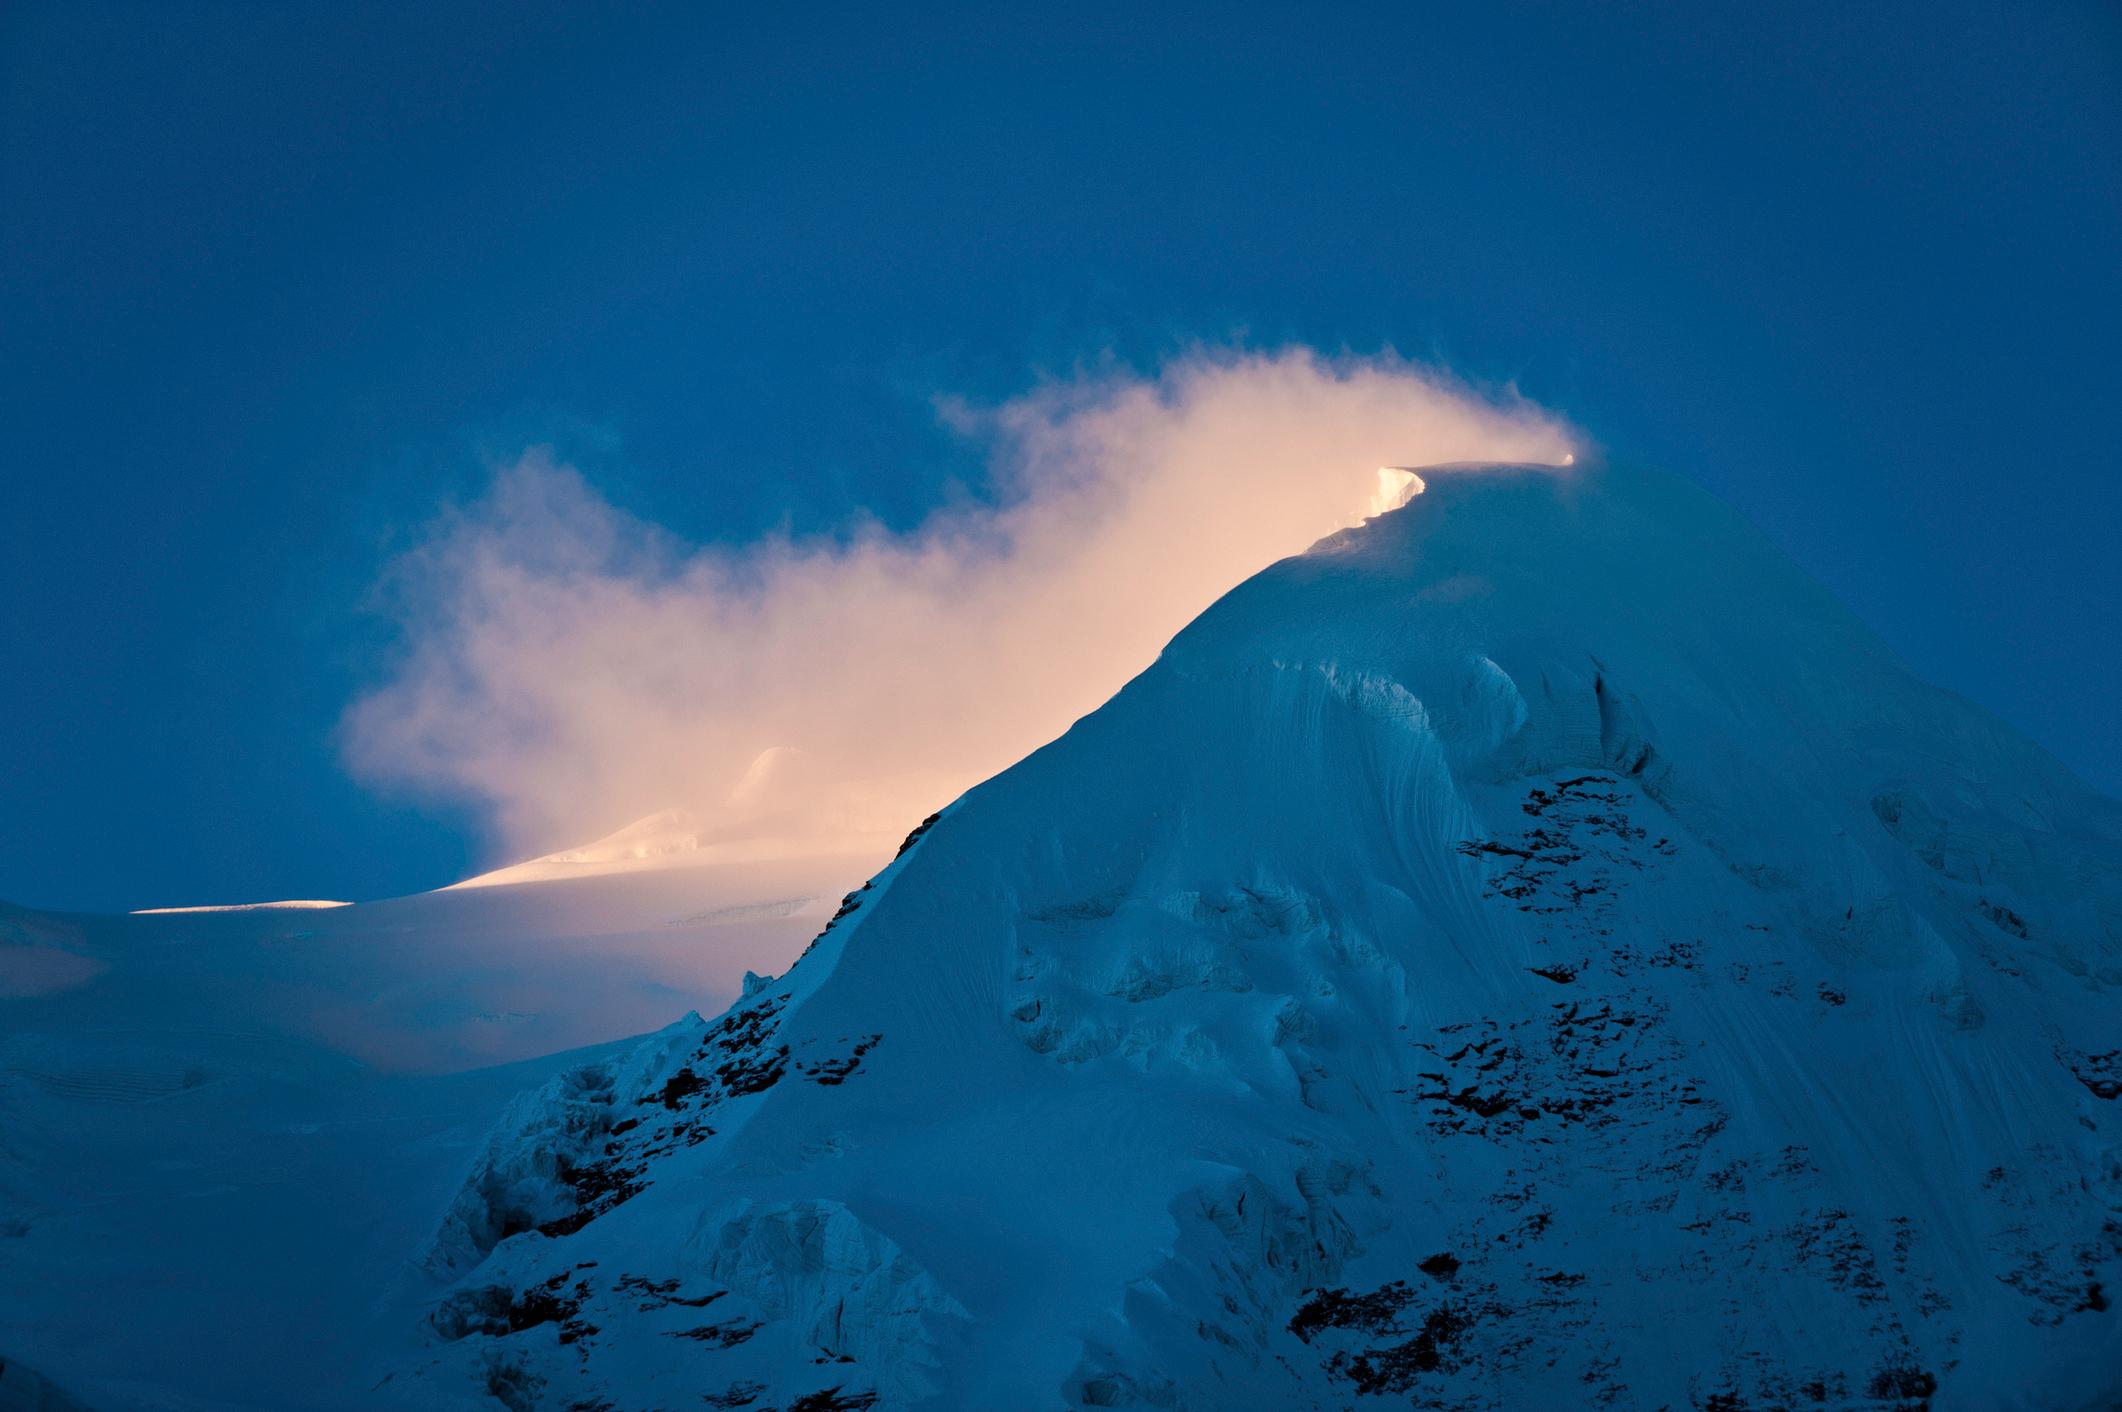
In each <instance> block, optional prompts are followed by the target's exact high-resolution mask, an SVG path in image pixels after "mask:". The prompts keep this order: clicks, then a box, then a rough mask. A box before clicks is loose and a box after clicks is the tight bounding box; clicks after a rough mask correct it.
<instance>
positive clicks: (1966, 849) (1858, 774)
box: [368, 468, 2122, 1412]
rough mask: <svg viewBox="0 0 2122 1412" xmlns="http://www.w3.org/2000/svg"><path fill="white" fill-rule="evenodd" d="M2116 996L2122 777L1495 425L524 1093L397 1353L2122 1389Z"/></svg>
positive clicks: (520, 1390) (1180, 1376)
mask: <svg viewBox="0 0 2122 1412" xmlns="http://www.w3.org/2000/svg"><path fill="white" fill-rule="evenodd" d="M2118 997H2122V811H2118V809H2117V806H2116V805H2114V804H2113V803H2112V802H2110V801H2107V800H2104V799H2101V798H2099V797H2097V796H2094V795H2092V794H2091V793H2090V792H2088V791H2087V790H2086V789H2085V788H2084V787H2083V786H2082V785H2080V784H2079V783H2078V782H2077V781H2075V780H2074V779H2072V778H2071V777H2070V776H2069V775H2068V774H2067V773H2066V772H2065V771H2063V770H2062V769H2061V768H2060V767H2059V766H2057V765H2056V764H2055V763H2054V762H2052V761H2051V760H2050V759H2049V758H2048V757H2047V756H2045V755H2044V754H2042V753H2041V752H2040V751H2039V750H2038V749H2036V748H2035V747H2033V746H2031V745H2030V744H2028V743H2027V742H2026V741H2024V740H2023V739H2022V738H2020V737H2019V736H2018V735H2016V734H2015V733H2014V732H2012V731H2011V730H2010V729H2008V728H2007V727H2005V726H2003V725H2001V724H2000V723H1998V722H1996V721H1995V720H1993V719H1991V718H1990V717H1988V716H1986V715H1985V714H1983V713H1982V712H1980V711H1979V710H1977V709H1975V708H1973V707H1971V706H1970V705H1968V704H1966V703H1965V702H1962V701H1960V700H1958V699H1956V698H1954V697H1952V696H1950V695H1947V694H1945V693H1942V692H1939V691H1936V690H1933V689H1931V688H1929V687H1926V686H1925V685H1923V684H1922V683H1920V682H1918V681H1916V680H1914V679H1912V678H1911V677H1910V675H1909V674H1908V672H1907V671H1906V669H1905V668H1904V667H1903V666H1901V665H1900V664H1899V663H1898V662H1897V661H1896V660H1895V659H1894V658H1893V657H1892V655H1891V654H1890V653H1889V652H1888V651H1887V650H1886V649H1885V648H1884V647H1883V646H1882V645H1881V644H1880V643H1879V642H1877V641H1876V640H1875V639H1874V638H1873V637H1872V636H1871V635H1870V634H1869V633H1867V632H1866V631H1865V630H1864V629H1863V628H1862V627H1861V626H1859V625H1858V624H1857V623H1855V622H1854V621H1853V620H1852V619H1851V618H1850V617H1849V616H1848V615H1847V614H1846V613H1845V612H1844V611H1843V610H1842V609H1840V608H1839V607H1838V606H1837V605H1835V604H1834V603H1833V602H1832V601H1831V600H1830V599H1829V598H1828V596H1827V595H1826V594H1825V593H1824V592H1822V591H1821V590H1820V589H1818V588H1817V587H1816V586H1814V585H1812V584H1811V583H1809V582H1808V581H1806V580H1805V579H1804V578H1803V577H1802V576H1801V575H1800V574H1798V572H1797V571H1796V570H1795V569H1794V568H1792V567H1791V566H1790V565H1788V564H1787V563H1785V562H1783V561H1782V560H1781V559H1780V558H1779V557H1778V556H1777V555H1776V554H1775V553H1774V552H1773V551H1771V550H1770V549H1769V548H1768V547H1767V546H1766V545H1765V544H1764V543H1763V542H1762V541H1760V540H1759V539H1758V538H1757V537H1756V536H1755V535H1753V534H1752V533H1751V532H1750V531H1748V530H1747V529H1746V528H1745V527H1744V526H1742V525H1740V524H1738V523H1737V522H1736V521H1735V520H1734V519H1733V518H1732V517H1731V516H1730V515H1729V513H1728V512H1726V511H1724V510H1722V509H1721V508H1719V507H1717V506H1716V505H1714V504H1713V503H1711V502H1709V501H1708V500H1707V499H1706V498H1705V497H1703V496H1701V495H1700V494H1699V493H1697V492H1694V491H1692V490H1690V489H1688V488H1687V487H1685V486H1684V485H1682V484H1679V483H1677V482H1674V481H1670V480H1667V479H1663V478H1658V477H1654V476H1649V475H1643V474H1637V473H1627V472H1623V471H1620V470H1613V469H1595V470H1580V471H1576V472H1570V473H1559V474H1558V473H1556V472H1553V471H1548V470H1538V469H1510V468H1490V469H1484V470H1479V471H1475V470H1463V471H1440V472H1436V473H1432V474H1430V475H1429V476H1428V488H1427V492H1426V493H1425V494H1422V495H1420V496H1419V497H1417V498H1416V499H1414V500H1413V501H1412V503H1411V504H1410V505H1409V506H1408V507H1407V508H1405V509H1402V510H1399V511H1397V512H1395V513H1392V514H1390V515H1387V516H1384V517H1382V518H1380V519H1378V520H1375V521H1373V522H1371V523H1370V524H1369V525H1367V526H1366V527H1364V528H1362V529H1359V530H1355V531H1350V532H1347V533H1344V534H1341V535H1337V536H1335V537H1333V538H1331V539H1329V540H1326V541H1323V542H1322V543H1321V544H1320V545H1318V546H1317V547H1316V548H1314V549H1313V550H1312V551H1311V552H1310V553H1308V554H1306V555H1304V556H1302V557H1299V558H1296V559H1291V560H1287V561H1285V562H1283V563H1281V564H1279V565H1277V566H1275V567H1274V568H1272V569H1269V570H1268V571H1266V572H1265V573H1262V574H1260V575H1258V576H1257V577H1255V578H1254V579H1252V580H1251V581H1249V582H1247V583H1246V584H1244V585H1243V586H1241V587H1240V588H1239V589H1237V590H1236V591H1234V592H1233V593H1231V594H1230V595H1228V596H1227V597H1226V598H1225V599H1223V600H1222V601H1221V602H1220V603H1218V604H1217V605H1216V606H1214V607H1213V608H1212V609H1210V610H1209V611H1208V612H1207V613H1206V614H1204V615H1203V616H1202V617H1201V618H1200V619H1199V620H1198V621H1196V622H1195V623H1194V624H1193V625H1192V626H1191V627H1189V628H1188V629H1187V630H1186V631H1185V632H1184V633H1183V634H1181V635H1180V637H1179V638H1178V639H1177V640H1175V641H1174V642H1173V643H1172V644H1171V646H1170V647H1169V648H1168V649H1167V651H1166V652H1165V653H1164V654H1163V656H1162V658H1161V659H1160V660H1159V661H1158V662H1157V664H1156V665H1155V666H1154V667H1153V668H1152V669H1151V670H1149V671H1148V672H1146V673H1145V674H1143V675H1142V676H1141V677H1139V678H1138V679H1137V680H1135V681H1134V682H1133V683H1131V684H1130V685H1129V686H1128V687H1127V688H1126V689H1125V690H1123V691H1122V692H1121V693H1120V694H1119V695H1118V696H1117V697H1116V698H1115V699H1114V700H1113V701H1112V702H1111V703H1110V704H1108V705H1107V706H1106V707H1105V708H1103V709H1102V710H1100V711H1099V712H1097V713H1096V714H1094V715H1093V716H1091V717H1088V718H1086V719H1085V720H1084V721H1082V722H1081V723H1079V724H1078V725H1077V726H1076V728H1075V729H1073V730H1072V731H1071V732H1070V733H1069V734H1068V735H1067V736H1066V737H1064V738H1063V739H1062V740H1060V741H1058V742H1056V743H1055V744H1053V745H1052V746H1049V747H1048V748H1046V749H1044V750H1042V751H1040V752H1039V753H1038V754H1036V755H1034V756H1032V757H1031V758H1030V759H1028V760H1026V761H1025V762H1023V763H1022V764H1020V765H1018V766H1017V767H1015V768H1013V769H1011V770H1009V771H1008V772H1006V773H1004V774H1003V775H1001V776H999V777H997V778H996V779H994V780H992V781H990V782H989V783H987V784H985V785H983V786H981V787H980V788H978V789H975V790H973V791H972V792H971V793H970V794H968V795H967V796H965V797H964V798H963V799H962V800H960V801H959V802H958V803H957V804H956V805H954V806H953V807H952V808H950V809H949V810H947V811H945V813H944V814H943V815H942V816H941V818H940V819H939V820H937V821H935V822H934V823H933V825H932V826H931V827H928V828H927V829H926V830H925V832H923V833H921V834H920V835H919V836H918V837H917V838H916V839H914V840H912V841H910V843H909V846H908V847H907V848H906V849H905V850H904V851H903V852H902V854H901V855H900V857H899V858H898V859H897V860H896V861H895V862H893V863H892V864H891V865H890V866H889V867H888V868H886V869H885V871H884V872H883V873H881V874H879V875H878V876H877V877H876V878H875V880H874V881H873V883H872V884H871V885H870V886H869V887H867V888H866V889H864V890H862V891H859V892H857V893H855V894H853V895H852V896H850V898H849V899H848V901H847V903H846V904H845V905H844V906H843V907H842V909H841V915H840V916H839V917H838V918H837V919H836V921H835V922H834V924H833V925H832V926H830V927H829V928H828V929H827V930H826V931H825V933H824V934H823V935H822V936H821V937H820V939H819V940H818V941H817V942H816V943H815V944H814V946H813V947H812V949H811V950H810V952H809V953H808V954H807V955H806V956H805V957H804V959H802V960H801V961H800V962H798V963H797V964H796V965H795V966H794V967H793V968H792V969H791V970H789V971H788V972H787V973H786V974H785V975H784V976H782V977H781V978H780V979H778V980H772V981H768V982H765V983H763V984H760V985H758V986H756V987H755V988H753V989H752V990H751V992H750V993H749V994H748V995H746V996H745V997H744V998H743V999H742V1000H740V1001H739V1002H738V1003H737V1004H736V1005H735V1006H733V1007H732V1008H731V1009H730V1010H728V1011H727V1012H726V1013H724V1014H722V1015H721V1016H720V1017H719V1018H717V1019H714V1020H700V1019H698V1018H697V1017H690V1018H688V1019H686V1020H684V1021H681V1022H679V1023H678V1024H676V1025H674V1026H672V1027H670V1028H669V1029H666V1030H664V1031H662V1032H660V1033H658V1034H657V1035H655V1036H653V1037H652V1038H650V1039H649V1040H647V1041H645V1042H643V1043H642V1044H640V1045H639V1046H638V1047H636V1048H634V1049H633V1050H632V1051H630V1052H626V1053H613V1054H609V1055H605V1056H601V1057H599V1058H597V1059H595V1060H594V1061H593V1062H589V1063H586V1064H582V1065H578V1066H576V1067H574V1068H572V1069H570V1070H568V1071H566V1072H564V1073H560V1074H557V1075H555V1076H554V1077H553V1078H552V1079H551V1080H550V1081H548V1082H547V1083H546V1084H545V1085H544V1086H543V1087H542V1088H540V1089H538V1090H536V1091H534V1092H532V1093H530V1094H527V1095H526V1096H525V1097H523V1098H521V1099H519V1100H518V1101H517V1102H516V1104H515V1105H514V1106H513V1107H512V1108H511V1109H510V1110H509V1112H508V1114H507V1115H506V1116H505V1117H504V1119H503V1120H502V1122H501V1123H500V1125H499V1126H498V1127H497V1128H496V1130H495V1131H494V1132H493V1134H492V1135H491V1136H490V1137H489V1138H488V1140H487V1142H486V1145H485V1147H484V1150H483V1153H482V1155H480V1156H479V1157H478V1158H477V1159H476V1160H475V1161H474V1162H473V1163H472V1164H471V1168H470V1171H469V1173H468V1175H467V1177H466V1179H465V1181H464V1183H463V1185H462V1186H461V1188H460V1189H459V1190H458V1192H457V1193H456V1195H455V1196H454V1197H453V1198H451V1199H450V1200H449V1201H447V1202H446V1203H443V1205H442V1207H441V1209H440V1211H439V1212H438V1215H437V1218H436V1221H435V1224H434V1230H433V1235H432V1238H431V1239H430V1240H429V1241H428V1242H427V1243H426V1245H425V1247H424V1249H423V1250H422V1251H421V1252H420V1253H419V1260H420V1262H421V1268H420V1273H419V1275H418V1277H417V1279H418V1280H419V1281H425V1282H426V1283H425V1285H424V1289H425V1294H424V1296H422V1297H424V1298H425V1299H426V1300H427V1303H426V1306H425V1312H424V1314H423V1315H422V1317H421V1318H420V1320H419V1322H418V1325H417V1327H413V1326H408V1328H407V1329H406V1330H405V1335H406V1337H407V1338H408V1339H409V1340H411V1339H415V1338H416V1339H417V1340H418V1345H417V1346H409V1347H408V1348H407V1350H406V1351H404V1352H402V1353H400V1354H398V1355H396V1362H395V1366H394V1367H393V1368H392V1369H391V1370H390V1371H389V1372H388V1375H387V1376H384V1375H383V1374H382V1373H381V1372H379V1373H378V1378H379V1381H377V1382H376V1383H374V1384H373V1385H372V1386H371V1387H370V1388H369V1390H368V1396H369V1397H370V1399H371V1400H372V1402H373V1404H374V1405H378V1406H397V1407H419V1408H466V1409H471V1408H493V1407H495V1406H497V1405H498V1406H502V1407H506V1408H510V1409H514V1412H525V1409H547V1408H550V1409H570V1410H571V1412H592V1410H594V1412H643V1410H644V1409H656V1408H678V1407H701V1406H707V1407H721V1408H730V1407H749V1408H755V1409H761V1412H763V1410H764V1409H767V1408H773V1409H780V1410H781V1412H799V1410H800V1412H821V1409H832V1408H840V1409H846V1408H868V1407H875V1408H968V1409H990V1408H992V1409H1012V1412H1017V1409H1023V1410H1024V1412H1043V1409H1050V1408H1067V1407H1155V1408H1188V1409H1234V1408H1260V1409H1295V1408H1341V1407H1355V1406H1373V1405H1376V1406H1410V1405H1411V1406H1418V1407H1431V1408H1454V1409H1462V1408H1463V1409H1475V1408H1481V1409H1508V1410H1509V1412H1528V1409H1544V1408H1565V1407H1612V1408H1642V1409H1659V1408H1674V1409H1677V1408H1696V1409H1704V1412H1708V1409H1719V1412H1740V1410H1741V1409H1752V1410H1753V1412H1765V1409H1772V1408H1774V1409H1784V1408H1841V1409H1867V1412H1877V1410H1878V1409H1889V1408H1891V1409H1901V1410H1902V1412H1914V1409H1937V1412H1948V1409H1956V1408H1957V1409H1999V1408H2013V1407H2020V1408H2038V1409H2070V1408H2095V1407H2108V1408H2111V1407H2115V1406H2118V1405H2122V1322H2118V1314H2117V1312H2116V1310H2115V1308H2114V1303H2115V1299H2116V1297H2117V1296H2118V1295H2122V1281H2118V1276H2122V1143H2118V1134H2122V1101H2118V1100H2122V1004H2118ZM416 1283H417V1281H416ZM2110 1291H2114V1292H2115V1293H2112V1294H2111V1293H2110Z"/></svg>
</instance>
